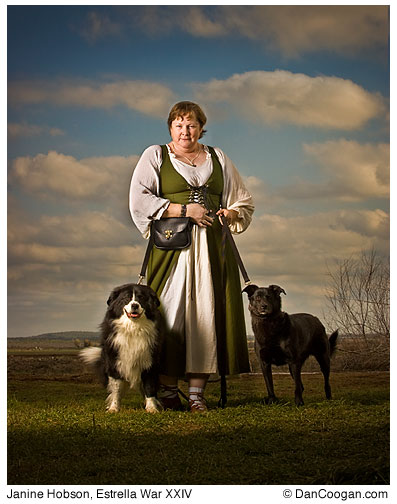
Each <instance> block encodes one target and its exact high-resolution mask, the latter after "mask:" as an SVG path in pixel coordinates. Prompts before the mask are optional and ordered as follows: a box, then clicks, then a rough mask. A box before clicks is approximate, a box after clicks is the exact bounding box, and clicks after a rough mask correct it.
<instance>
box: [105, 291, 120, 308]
mask: <svg viewBox="0 0 397 504" xmlns="http://www.w3.org/2000/svg"><path fill="white" fill-rule="evenodd" d="M119 292H120V291H119V290H118V289H114V290H112V292H111V293H110V295H109V297H108V300H107V301H106V303H107V305H108V306H110V304H111V303H112V302H113V301H114V300H115V299H116V298H117V296H118V295H119Z"/></svg>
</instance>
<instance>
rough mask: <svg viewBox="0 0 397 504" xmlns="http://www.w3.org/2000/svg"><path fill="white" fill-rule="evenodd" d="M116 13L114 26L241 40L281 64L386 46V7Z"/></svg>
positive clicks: (185, 8)
mask: <svg viewBox="0 0 397 504" xmlns="http://www.w3.org/2000/svg"><path fill="white" fill-rule="evenodd" d="M120 13H121V14H123V19H121V18H120V17H118V22H119V23H123V24H125V25H126V26H127V27H128V29H129V30H137V29H138V30H141V31H145V33H150V34H151V35H157V36H162V35H164V34H169V33H170V32H173V31H175V30H182V31H184V32H186V33H188V34H190V35H192V36H194V37H201V38H220V37H234V38H236V37H239V38H246V39H251V40H253V41H255V42H258V43H259V44H260V45H261V46H262V47H264V48H267V49H270V50H275V51H278V52H280V53H281V55H282V56H284V57H287V58H298V57H300V56H301V55H302V54H305V53H310V52H316V51H332V52H336V53H339V54H343V55H344V56H346V55H347V56H353V55H356V54H360V53H363V52H364V51H366V52H367V53H368V51H371V50H375V51H377V50H379V49H380V50H382V51H383V52H384V53H385V52H386V49H387V46H388V34H389V21H388V7H387V5H380V6H375V5H331V6H330V5H296V6H295V5H277V6H274V5H256V6H253V5H251V6H249V5H244V6H233V5H228V6H212V7H208V6H205V7H201V6H190V7H189V6H166V7H164V6H148V7H144V8H136V7H133V8H131V7H125V8H124V9H123V8H121V9H119V10H118V14H120ZM127 31H128V30H127V29H126V30H125V32H127Z"/></svg>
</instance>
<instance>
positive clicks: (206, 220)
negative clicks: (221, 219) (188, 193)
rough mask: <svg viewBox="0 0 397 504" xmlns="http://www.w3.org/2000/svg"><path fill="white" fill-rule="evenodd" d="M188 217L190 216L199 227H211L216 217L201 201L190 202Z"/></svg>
mask: <svg viewBox="0 0 397 504" xmlns="http://www.w3.org/2000/svg"><path fill="white" fill-rule="evenodd" d="M186 217H190V218H191V219H192V221H193V222H194V223H195V224H197V225H198V226H199V227H209V226H212V223H213V222H214V219H212V218H211V217H210V216H209V215H208V210H207V209H206V208H205V207H204V206H202V205H200V204H199V203H189V205H187V207H186Z"/></svg>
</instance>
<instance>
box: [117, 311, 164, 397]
mask: <svg viewBox="0 0 397 504" xmlns="http://www.w3.org/2000/svg"><path fill="white" fill-rule="evenodd" d="M113 326H114V329H115V331H114V339H113V346H114V347H115V348H116V349H117V351H118V354H119V357H118V362H117V366H116V367H117V371H118V372H119V373H120V375H121V376H122V377H123V379H124V380H126V381H128V382H129V383H130V386H131V387H133V386H134V385H136V384H137V383H138V382H139V381H140V379H141V373H142V371H144V370H145V369H149V368H150V366H151V365H152V349H153V346H154V344H155V341H156V338H157V329H156V326H155V323H154V322H152V321H151V320H148V319H147V318H146V317H145V316H144V315H143V316H142V317H141V318H139V319H138V320H130V319H129V318H128V317H127V316H126V315H125V314H124V315H122V316H121V317H120V318H119V319H118V320H115V321H114V322H113Z"/></svg>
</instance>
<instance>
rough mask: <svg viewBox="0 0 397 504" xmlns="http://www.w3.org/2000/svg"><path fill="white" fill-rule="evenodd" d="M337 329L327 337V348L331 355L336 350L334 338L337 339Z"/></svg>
mask: <svg viewBox="0 0 397 504" xmlns="http://www.w3.org/2000/svg"><path fill="white" fill-rule="evenodd" d="M338 334H339V333H338V330H336V331H334V332H333V333H332V334H331V336H330V337H329V340H328V341H329V349H330V354H331V355H332V354H333V353H334V352H335V350H336V340H337V339H338Z"/></svg>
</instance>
